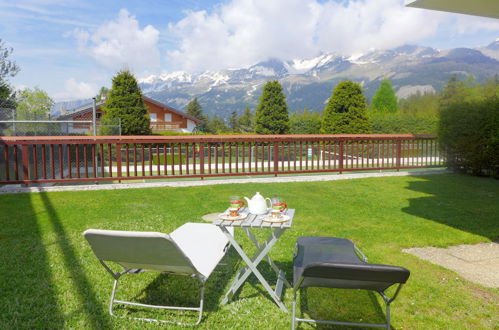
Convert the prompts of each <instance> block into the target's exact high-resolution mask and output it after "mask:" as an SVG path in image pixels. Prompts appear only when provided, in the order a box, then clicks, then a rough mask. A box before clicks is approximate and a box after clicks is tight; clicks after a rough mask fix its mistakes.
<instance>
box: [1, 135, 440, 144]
mask: <svg viewBox="0 0 499 330" xmlns="http://www.w3.org/2000/svg"><path fill="white" fill-rule="evenodd" d="M436 137H437V135H435V134H342V135H331V134H309V135H172V136H156V135H146V136H144V135H140V136H133V135H129V136H0V144H99V143H179V142H183V143H202V142H212V143H217V142H219V143H222V142H296V141H298V142H299V141H352V140H354V141H360V140H362V141H380V140H415V139H435V138H436Z"/></svg>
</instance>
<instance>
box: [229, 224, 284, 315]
mask: <svg viewBox="0 0 499 330" xmlns="http://www.w3.org/2000/svg"><path fill="white" fill-rule="evenodd" d="M220 228H221V229H222V231H223V232H224V233H225V235H226V236H227V238H228V239H229V241H230V242H231V243H232V246H233V247H234V249H235V250H236V251H237V253H239V255H240V256H241V258H242V259H243V261H244V262H245V263H246V265H247V269H246V270H245V272H244V274H243V275H242V276H241V277H240V278H236V279H235V280H234V281H233V282H232V284H231V286H230V288H229V290H228V291H227V294H226V295H225V297H224V299H223V301H222V304H226V303H227V302H228V301H229V297H231V296H232V295H234V294H235V292H236V291H237V290H238V289H239V288H240V287H241V285H242V284H243V283H244V281H245V280H246V279H247V278H248V276H249V275H250V274H251V273H253V274H255V276H256V277H257V278H258V280H259V281H260V283H262V285H263V287H264V288H265V289H266V290H267V292H268V293H269V294H270V296H271V297H272V299H273V300H274V302H275V303H276V304H277V305H278V306H279V307H280V308H281V309H282V310H283V311H285V312H287V311H288V310H287V308H286V306H284V304H283V303H282V301H281V299H280V297H278V296H277V294H276V293H275V292H274V291H273V290H272V288H271V287H270V285H269V284H268V283H267V281H266V280H265V278H264V277H263V275H262V274H261V273H260V271H259V270H258V268H257V266H258V264H259V263H260V261H262V259H263V258H264V257H265V256H266V255H267V253H268V252H269V251H270V249H271V248H272V246H274V244H275V243H276V242H277V240H278V239H279V237H280V236H281V235H282V234H283V233H284V229H282V228H276V229H275V230H274V231H272V233H271V235H270V236H269V238H268V239H267V240H266V241H265V243H264V244H261V245H260V248H259V249H258V250H259V251H257V253H255V255H254V256H253V258H252V259H250V258H249V257H248V256H247V255H246V253H245V252H244V250H243V249H242V248H241V246H240V245H239V244H238V243H237V242H236V240H235V239H234V237H233V236H232V235H231V234H230V233H229V232H228V230H227V229H226V228H225V227H223V226H221V227H220Z"/></svg>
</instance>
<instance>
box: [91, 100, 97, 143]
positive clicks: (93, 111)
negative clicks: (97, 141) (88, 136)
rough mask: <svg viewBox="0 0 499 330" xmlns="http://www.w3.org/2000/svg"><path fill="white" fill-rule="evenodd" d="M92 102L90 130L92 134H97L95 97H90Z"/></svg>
mask: <svg viewBox="0 0 499 330" xmlns="http://www.w3.org/2000/svg"><path fill="white" fill-rule="evenodd" d="M92 100H93V104H92V131H93V133H94V136H96V135H97V109H96V104H95V102H96V100H95V97H92Z"/></svg>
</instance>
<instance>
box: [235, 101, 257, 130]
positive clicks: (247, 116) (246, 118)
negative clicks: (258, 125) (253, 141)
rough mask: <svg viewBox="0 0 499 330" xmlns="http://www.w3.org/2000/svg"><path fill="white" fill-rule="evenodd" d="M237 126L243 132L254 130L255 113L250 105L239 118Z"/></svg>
mask: <svg viewBox="0 0 499 330" xmlns="http://www.w3.org/2000/svg"><path fill="white" fill-rule="evenodd" d="M237 126H238V128H239V131H240V132H241V133H250V132H253V129H254V127H253V113H252V112H251V110H250V108H249V107H246V108H245V109H244V111H243V114H242V115H241V116H240V117H239V118H238V119H237Z"/></svg>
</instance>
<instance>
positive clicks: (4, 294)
mask: <svg viewBox="0 0 499 330" xmlns="http://www.w3.org/2000/svg"><path fill="white" fill-rule="evenodd" d="M1 203H2V207H1V209H0V292H1V295H0V328H2V329H8V328H12V329H20V328H24V329H30V328H31V329H33V328H48V327H51V328H62V327H63V325H64V317H63V315H62V313H61V311H60V309H59V306H58V301H57V297H56V292H55V290H54V285H53V284H52V280H53V275H52V270H51V268H50V262H49V260H48V256H47V251H46V244H45V243H44V242H43V239H42V231H41V229H40V224H39V223H38V217H37V215H36V212H35V211H34V210H33V207H32V205H31V199H30V195H29V194H12V195H4V196H2V197H1ZM18 205H23V208H22V209H14V208H15V207H17V206H18ZM19 220H21V221H19ZM49 324H50V326H49Z"/></svg>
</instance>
